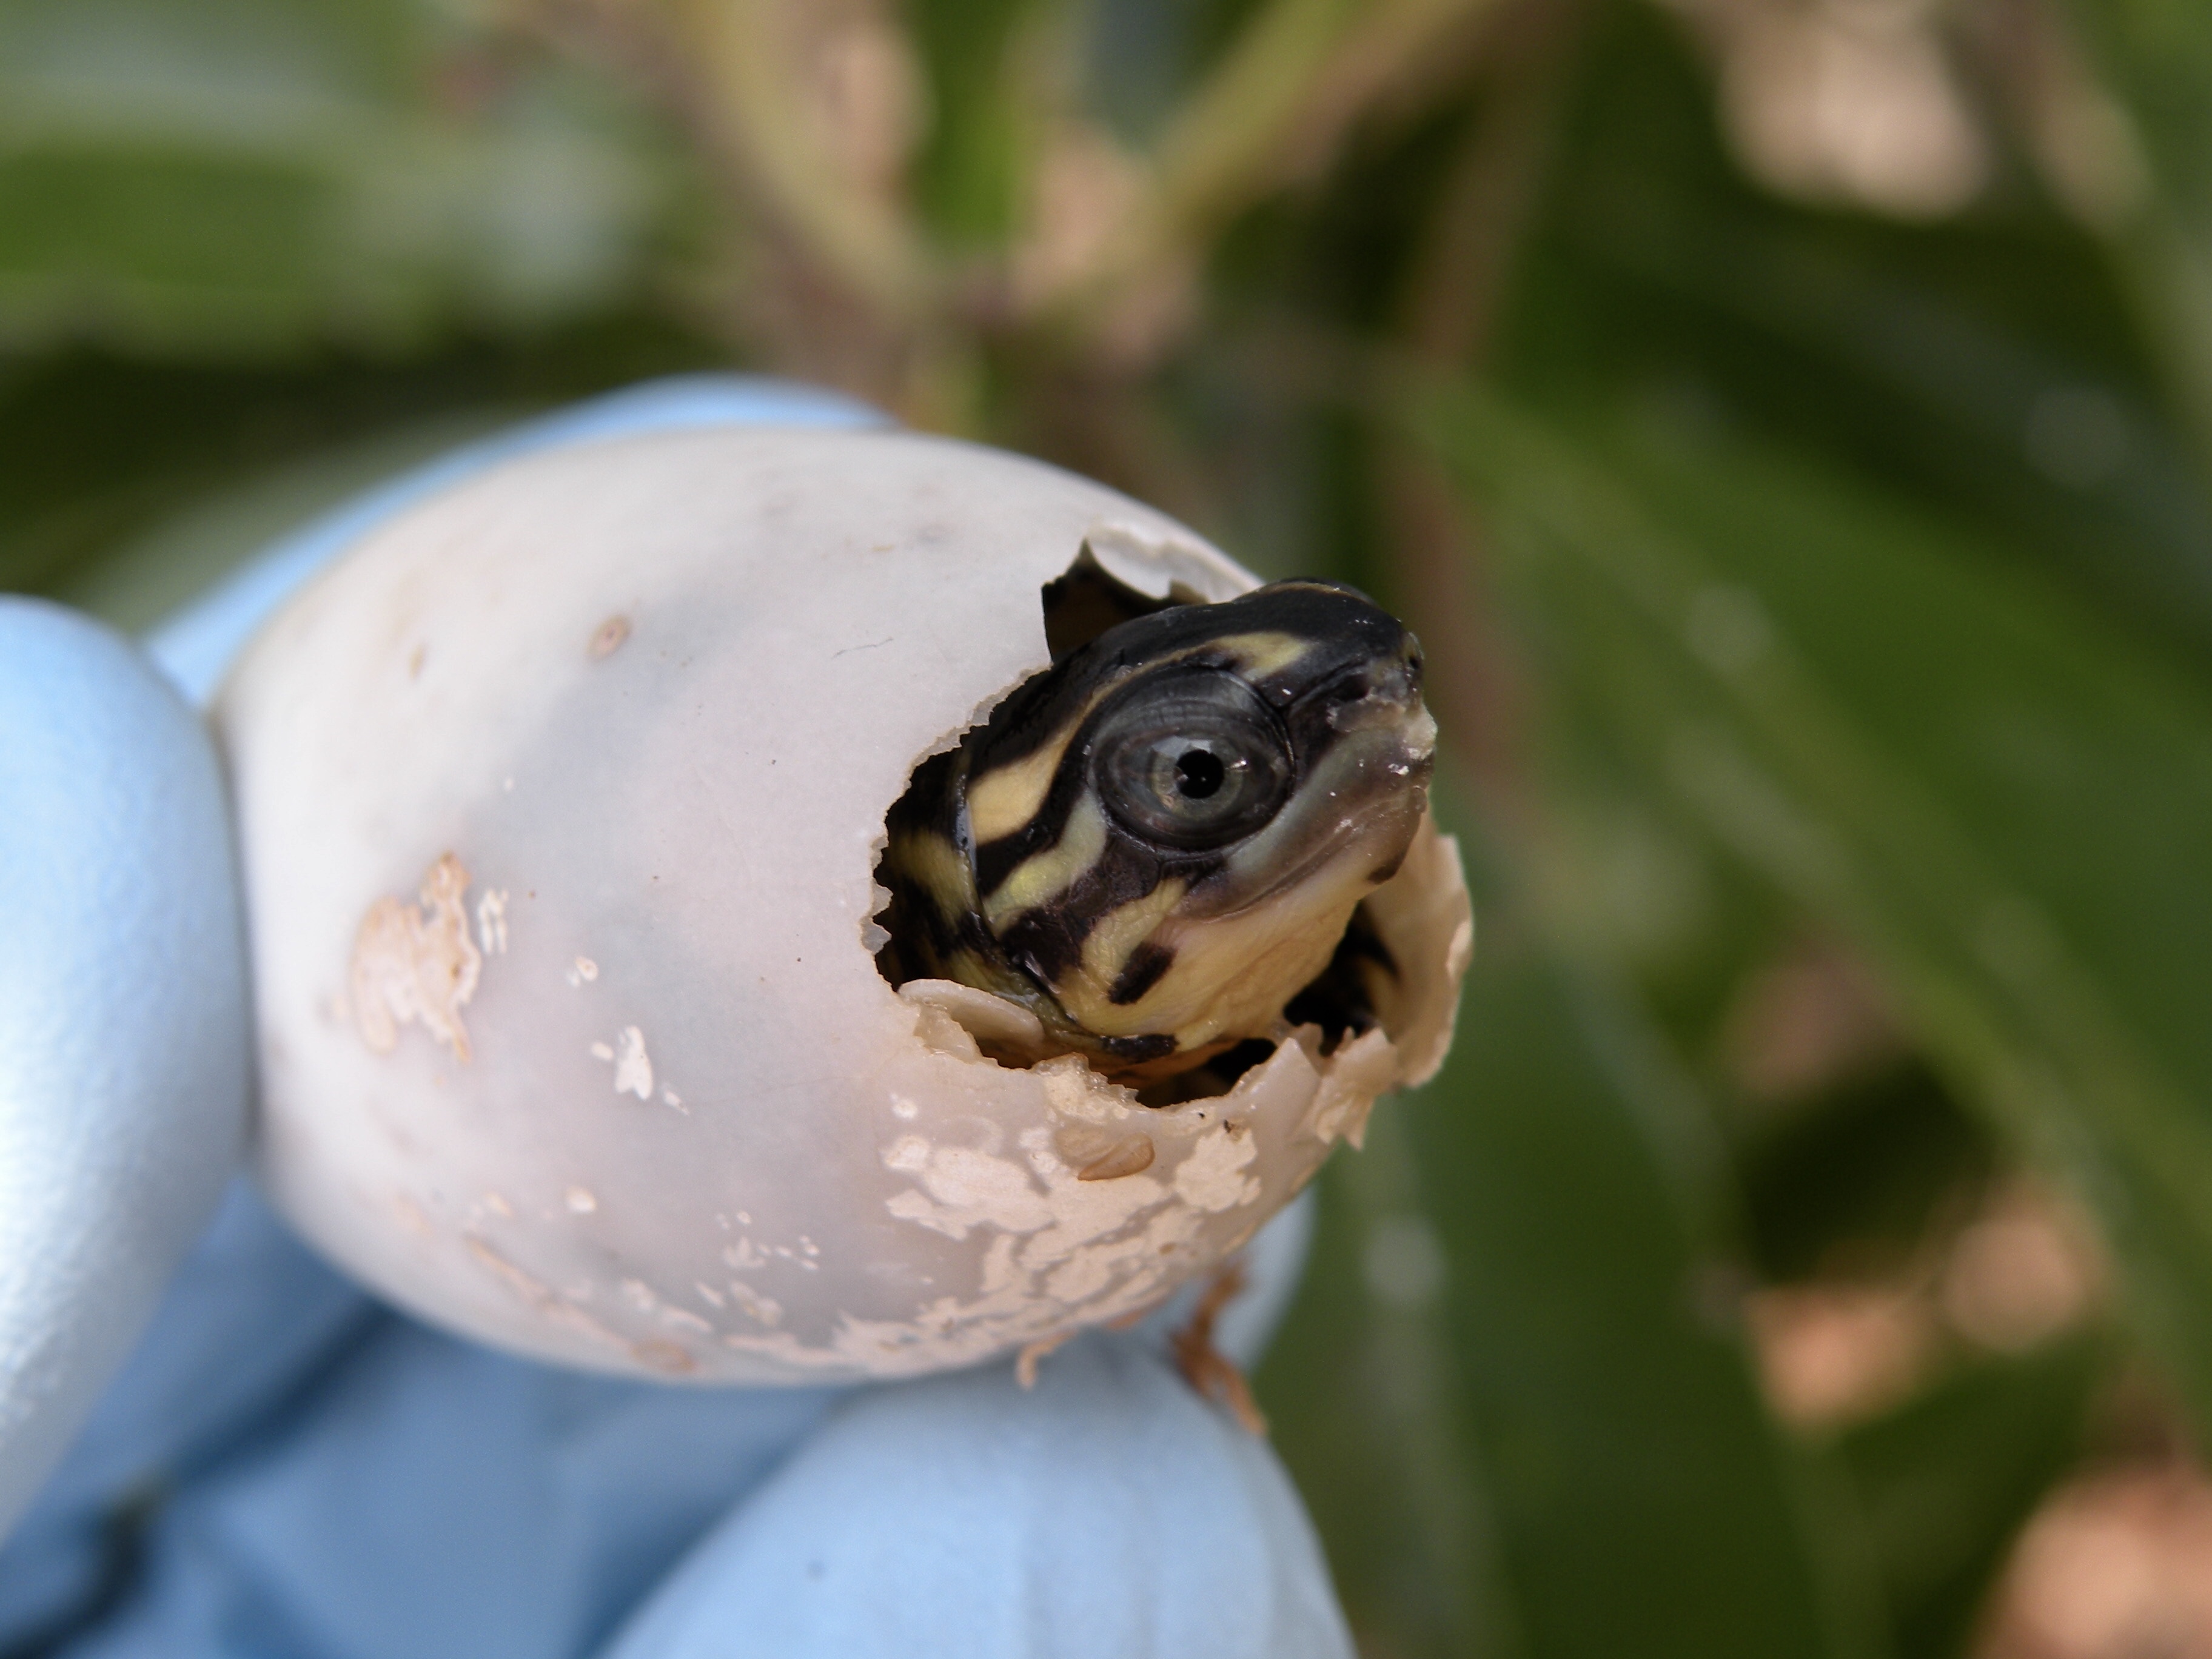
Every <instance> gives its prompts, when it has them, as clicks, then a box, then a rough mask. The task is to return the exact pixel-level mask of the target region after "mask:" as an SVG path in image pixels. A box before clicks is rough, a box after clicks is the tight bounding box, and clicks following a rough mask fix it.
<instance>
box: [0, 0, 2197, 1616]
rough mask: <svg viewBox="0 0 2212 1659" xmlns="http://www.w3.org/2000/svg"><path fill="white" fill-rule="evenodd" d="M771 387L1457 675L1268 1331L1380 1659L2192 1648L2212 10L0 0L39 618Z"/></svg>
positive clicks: (18, 524)
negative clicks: (1420, 1028)
mask: <svg viewBox="0 0 2212 1659" xmlns="http://www.w3.org/2000/svg"><path fill="white" fill-rule="evenodd" d="M730 364H737V365H742V366H748V367H753V368H763V369H769V370H774V371H778V372H782V373H787V374H797V375H802V376H805V377H808V378H811V379H814V380H823V381H827V382H829V383H832V384H835V385H837V386H844V387H847V388H849V389H851V390H854V391H856V392H860V393H862V394H864V395H866V396H867V397H869V398H874V399H876V400H878V402H879V403H881V404H884V406H886V407H888V408H890V409H891V410H895V411H896V412H897V413H898V414H899V415H900V416H902V417H903V418H904V419H906V420H908V421H909V422H913V423H915V424H916V425H918V426H921V427H924V428H931V429H936V430H943V431H949V432H955V433H960V434H964V435H971V436H975V437H978V438H981V439H984V440H987V441H991V442H994V443H999V444H1003V445H1006V446H1010V447H1014V448H1018V449H1022V450H1025V451H1028V452H1030V453H1036V454H1039V455H1042V456H1045V457H1047V458H1048V459H1054V460H1056V461H1060V462H1062V463H1064V464H1066V465H1069V466H1072V467H1073V468H1075V469H1077V470H1079V471H1084V472H1086V473H1090V474H1091V475H1093V476H1096V477H1102V478H1104V479H1106V480H1108V481H1109V482H1111V483H1115V484H1117V485H1119V486H1121V487H1122V488H1124V489H1127V490H1129V491H1130V492H1132V493H1133V494H1135V495H1139V496H1142V497H1145V498H1146V499H1148V500H1150V501H1154V502H1157V503H1158V504H1160V505H1162V506H1164V507H1167V508H1169V509H1170V510H1171V511H1174V512H1176V513H1179V514H1181V515H1182V517H1184V518H1185V519H1187V520H1189V521H1190V522H1192V523H1193V524H1194V525H1196V526H1199V527H1200V528H1201V529H1202V530H1204V531H1206V532H1208V533H1210V534H1211V535H1212V536H1213V537H1214V538H1216V539H1217V540H1218V541H1219V542H1220V543H1221V544H1223V545H1224V546H1225V547H1227V548H1229V549H1230V550H1231V551H1233V552H1235V553H1236V554H1237V555H1238V556H1241V557H1243V558H1244V559H1245V560H1247V561H1248V562H1251V563H1252V564H1254V565H1255V567H1257V568H1261V569H1263V570H1266V571H1269V572H1272V573H1276V574H1288V573H1291V572H1293V571H1297V572H1308V573H1318V574H1334V575H1338V576H1341V577H1344V578H1346V579H1348V580H1353V581H1356V582H1358V583H1359V584H1360V585H1362V586H1364V587H1366V588H1368V589H1370V591H1372V592H1375V593H1376V594H1377V595H1378V597H1380V598H1382V599H1384V600H1385V601H1386V602H1388V603H1389V604H1391V605H1395V607H1397V608H1398V609H1399V610H1401V611H1402V612H1403V613H1404V614H1405V615H1406V616H1407V617H1408V618H1409V619H1410V620H1411V621H1412V622H1413V624H1414V626H1415V627H1416V629H1418V630H1419V633H1420V634H1421V635H1422V636H1423V638H1424V639H1425V641H1427V643H1428V646H1429V648H1430V656H1431V664H1432V681H1433V686H1432V690H1433V697H1434V701H1435V702H1436V704H1437V708H1438V711H1439V714H1440V716H1441V717H1442V719H1443V722H1444V726H1445V730H1446V733H1447V737H1448V739H1449V743H1450V744H1451V745H1452V748H1453V753H1454V762H1455V763H1454V767H1453V769H1452V774H1451V776H1450V777H1449V780H1448V781H1447V782H1446V784H1445V786H1444V787H1443V790H1442V798H1443V801H1444V804H1445V806H1446V810H1447V811H1448V814H1449V816H1450V817H1452V818H1453V819H1454V821H1455V824H1456V826H1457V828H1458V829H1460V831H1461V833H1462V836H1463V837H1464V839H1465V842H1466V844H1467V846H1468V849H1469V853H1470V856H1471V859H1472V861H1473V863H1474V866H1475V873H1476V876H1477V879H1478V884H1479V887H1480V914H1481V919H1482V920H1481V928H1482V931H1481V938H1480V948H1479V951H1478V957H1477V966H1476V969H1475V972H1474V982H1473V984H1472V986H1471V987H1470V991H1469V994H1468V1001H1467V1005H1466V1008H1465V1011H1464V1014H1463V1019H1462V1040H1461V1042H1460V1045H1459V1048H1458V1051H1457V1054H1456V1055H1455V1059H1454V1060H1453V1062H1452V1065H1451V1066H1450V1068H1449V1072H1448V1073H1447V1075H1446V1076H1445V1077H1444V1078H1443V1079H1442V1080H1441V1081H1440V1082H1439V1083H1438V1084H1437V1085H1435V1086H1433V1087H1432V1088H1431V1089H1429V1090H1427V1091H1424V1092H1423V1093H1421V1094H1420V1095H1419V1096H1418V1097H1413V1098H1410V1099H1407V1100H1403V1101H1401V1102H1399V1103H1396V1104H1395V1105H1394V1106H1393V1107H1391V1108H1390V1109H1388V1110H1387V1111H1385V1112H1383V1113H1381V1114H1378V1115H1377V1117H1376V1122H1375V1125H1374V1127H1373V1131H1372V1134H1371V1137H1370V1142H1369V1145H1368V1147H1367V1149H1366V1151H1365V1152H1364V1153H1363V1154H1361V1155H1359V1156H1357V1157H1346V1158H1340V1159H1339V1160H1337V1161H1336V1163H1335V1164H1333V1165H1332V1166H1331V1168H1330V1170H1328V1174H1327V1175H1326V1176H1325V1177H1324V1180H1323V1182H1322V1231H1321V1236H1320V1243H1319V1249H1318V1250H1317V1254H1316V1259H1315V1262H1314V1267H1313V1271H1312V1273H1311V1276H1310V1281H1309V1283H1308V1285H1307V1288H1306V1290H1305V1292H1304V1296H1303V1297H1302V1300H1301V1301H1300V1303H1299V1304H1298V1307H1297V1310H1296V1313H1295V1314H1294V1316H1293V1319H1292V1322H1291V1326H1290V1328H1288V1330H1287V1331H1286V1333H1285V1336H1284V1338H1283V1340H1281V1342H1280V1343H1279V1346H1278V1347H1277V1349H1276V1350H1275V1352H1274V1353H1273V1356H1272V1357H1271V1358H1270V1360H1269V1362H1268V1364H1267V1368H1266V1370H1264V1372H1263V1373H1262V1375H1261V1377H1260V1378H1259V1379H1258V1381H1259V1385H1260V1389H1261V1397H1262V1401H1263V1403H1264V1404H1265V1406H1266V1407H1267V1410H1268V1412H1269V1413H1270V1414H1271V1416H1272V1418H1273V1425H1274V1437H1275V1443H1276V1444H1277V1445H1278V1447H1279V1449H1280V1450H1281V1452H1282V1454H1283V1455H1284V1457H1285V1459H1286V1460H1287V1461H1288V1462H1289V1464H1290V1466H1291V1469H1292V1471H1293V1473H1294V1474H1295V1475H1296V1476H1297V1480H1298V1481H1299V1483H1300V1485H1301V1486H1302V1487H1303V1489H1304V1492H1305V1495H1306V1498H1307V1499H1308V1501H1309V1503H1310V1505H1311V1508H1312V1510H1313V1511H1314V1514H1315V1516H1316V1521H1317V1522H1318V1524H1319V1526H1320V1528H1321V1531H1322V1534H1323V1537H1324V1539H1325V1541H1326V1542H1327V1544H1328V1550H1329V1553H1330V1558H1331V1560H1332V1562H1333V1564H1334V1570H1335V1572H1336V1575H1337V1578H1338V1583H1339V1587H1340V1590H1341V1592H1342V1595H1343V1596H1344V1599H1345V1601H1346V1606H1347V1607H1348V1609H1349V1611H1350V1613H1351V1616H1352V1620H1353V1623H1354V1626H1355V1627H1356V1629H1357V1630H1358V1634H1359V1638H1360V1641H1361V1643H1362V1646H1363V1650H1364V1653H1365V1654H1366V1655H1367V1656H1368V1659H1416V1656H1434V1655H1448V1654H1449V1655H1480V1656H1515V1659H1619V1656H1622V1655H1627V1654H1634V1655H1637V1656H1639V1659H1662V1656H1671V1655H1681V1656H1686V1659H1687V1656H1697V1659H1724V1656H1733V1655H1743V1656H1761V1659H1785V1656H1797V1655H1803V1656H1808V1659H1811V1656H1822V1659H1936V1656H1943V1655H1966V1654H1972V1655H1976V1656H1980V1659H2076V1656H2080V1659H2137V1656H2141V1659H2149V1656H2154V1655H2155V1656H2183V1655H2193V1654H2203V1653H2208V1652H2212V1486H2208V1484H2207V1482H2206V1480H2205V1479H2204V1477H2203V1474H2202V1473H2201V1470H2200V1466H2199V1464H2198V1463H2197V1461H2196V1457H2195V1455H2194V1453H2193V1451H2192V1448H2193V1447H2195V1446H2197V1445H2198V1444H2200V1443H2202V1436H2203V1433H2204V1431H2206V1430H2207V1429H2208V1428H2212V954H2208V948H2207V942H2208V940H2212V10H2208V9H2204V8H2203V7H2200V6H2197V5H2195V4H2192V3H2189V0H2078V3H2075V4H2073V5H2071V6H2070V7H2069V5H2067V4H2065V3H2063V0H906V3H903V4H896V3H890V0H71V3H70V4H68V5H65V6H64V5H54V4H48V3H38V0H0V586H8V587H14V588H18V589H25V590H30V591H34V592H46V593H49V594H52V595H55V596H57V597H59V598H62V599H67V600H70V601H72V602H74V603H77V604H80V605H85V606H87V607H88V608H90V609H92V610H94V611H98V612H100V613H101V614H103V615H105V616H106V617H110V618H111V619H112V620H114V621H116V622H118V623H120V624H122V625H124V626H126V627H139V626H143V625H145V624H147V623H150V622H152V621H153V620H155V618H156V617H159V616H161V614H162V613H163V612H164V611H167V609H168V608H169V607H170V606H172V605H174V604H175V603H177V602H178V601H179V599H182V598H184V597H185V596H187V595H189V594H190V593H191V592H194V591H195V590H196V589H197V587H198V586H201V585H203V584H204V582H205V581H206V580H208V579H209V578H210V576H211V575H212V574H215V573H216V572H217V571H219V570H220V569H222V568H224V567H225V566H226V565H227V564H228V562H232V561H234V560H235V559H237V558H238V557H240V556H241V555H242V554H244V553H245V552H246V551H249V550H251V549H252V547H253V546H254V545H256V544H258V542H259V541H260V540H261V539H262V538H264V537H266V536H267V535H269V534H270V533H272V532H276V531H277V530H281V529H283V528H284V527H285V526H288V525H289V524H292V523H295V522H297V521H299V520H301V519H302V518H303V517H305V516H307V514H309V513H313V512H314V511H315V510H317V509H318V508H319V507H322V506H324V505H326V504H328V503H330V502H331V501H335V500H336V499H337V498H338V497H340V496H342V495H345V494H347V493H349V492H350V491H351V490H353V489H356V488H358V487H360V486H361V485H362V484H363V483H367V482H369V481H371V480H373V479H374V478H375V477H380V476H381V475H383V474H385V473H387V472H390V471H393V470H395V469H397V468H398V467H400V466H403V465H406V464H408V463H409V462H410V461H412V460H414V459H419V458H420V457H422V456H423V455H425V454H428V453H432V452H434V451H435V450H436V449H438V448H439V447H442V446H444V445H447V444H449V443H451V442H453V441H454V440H455V439H457V438H459V437H460V436H463V435H467V434H470V433H472V432H475V431H478V430H481V429H483V428H486V427H488V426H490V425H493V424H496V423H498V422H502V421H505V420H507V419H510V418H512V417H513V416H515V415H516V414H518V413H520V412H523V411H525V410H529V409H532V408H534V407H538V406H543V405H544V404H549V403H552V402H556V401H559V400H562V399H565V398H570V397H573V396H575V395H578V394H581V393H585V392H591V391H593V390H596V389H599V388H602V387H606V386H615V385H618V384H621V383H623V382H626V381H629V380H635V379H637V378H640V377H643V376H646V375H649V374H658V373H664V372H669V371H676V370H682V369H686V368H700V367H713V366H726V365H730ZM1193 1547H1202V1541H1196V1540H1194V1541H1193Z"/></svg>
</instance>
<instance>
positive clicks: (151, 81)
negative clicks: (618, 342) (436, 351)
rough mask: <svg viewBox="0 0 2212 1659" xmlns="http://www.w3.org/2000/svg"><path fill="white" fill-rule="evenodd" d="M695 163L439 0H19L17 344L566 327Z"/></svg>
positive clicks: (291, 344) (13, 198) (272, 347)
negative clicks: (677, 171)
mask: <svg viewBox="0 0 2212 1659" xmlns="http://www.w3.org/2000/svg"><path fill="white" fill-rule="evenodd" d="M673 171H674V168H673V163H672V161H671V159H670V158H669V157H667V156H666V155H663V154H661V153H660V152H659V150H658V149H656V148H655V145H654V143H653V139H652V137H651V136H650V134H649V132H648V131H647V129H646V128H645V127H644V126H643V125H642V124H641V122H640V121H639V120H638V119H637V118H635V117H634V116H632V115H630V114H629V113H628V112H625V110H624V108H623V106H621V105H620V103H619V102H618V101H617V100H615V99H614V98H613V97H612V96H611V94H610V93H609V91H608V90H607V89H606V88H604V87H601V86H599V85H597V84H595V83H592V82H586V81H585V80H583V79H582V78H580V77H578V76H572V75H568V74H566V73H562V72H556V71H555V70H552V69H550V67H548V66H546V65H544V64H539V63H538V62H536V61H535V60H533V59H531V58H526V57H524V56H521V55H519V54H518V53H517V52H515V51H514V50H513V49H512V48H511V47H502V46H501V45H500V43H498V42H497V41H495V40H492V39H490V38H488V37H486V36H484V35H483V34H481V33H471V32H470V31H467V30H465V29H464V28H462V27H459V24H458V22H457V21H456V15H455V14H453V13H451V12H448V11H447V10H446V9H443V8H441V7H438V6H435V5H434V4H432V3H430V0H199V3H195V4H192V5H190V6H179V5H173V4H163V3H159V0H83V3H79V4H71V5H68V6H52V5H44V4H40V3H37V0H0V345H12V346H14V347H15V348H17V349H21V348H24V347H28V346H36V345H42V344H45V343H49V342H52V341H55V340H58V339H75V340H90V341H98V342H100V343H106V344H109V345H112V346H116V347H120V348H125V349H129V350H131V351H135V352H152V353H159V354H166V355H177V354H184V355H190V356H198V357H205V356H210V355H216V356H235V355H238V354H240V353H245V354H259V355H266V354H269V353H271V352H279V351H285V350H292V349H297V348H298V347H299V346H301V344H303V343H308V342H313V341H318V340H325V341H327V340H333V339H335V340H342V341H348V342H352V343H366V344H373V345H375V346H377V347H380V348H385V349H388V348H391V347H393V346H398V345H406V344H410V343H417V342H419V341H421V340H422V338H424V337H426V336H428V335H430V334H433V333H435V332H439V331H450V330H451V329H452V328H453V327H454V326H455V325H457V324H462V323H477V324H486V323H488V324H495V325H501V326H511V325H515V324H519V323H531V324H543V323H544V322H546V321H548V320H550V319H558V318H562V317H566V316H570V315H574V314H575V313H580V312H581V311H584V310H586V309H591V308H596V307H605V306H606V305H608V304H609V303H611V301H615V300H617V298H619V297H620V296H621V295H623V294H624V293H625V292H626V291H627V290H628V289H630V288H631V287H633V286H634V285H635V283H637V282H638V280H639V279H640V276H641V274H642V271H643V269H644V259H645V254H646V252H647V243H648V241H649V240H650V238H651V237H652V236H653V235H654V234H657V222H658V218H659V216H660V215H661V214H662V212H663V211H664V209H665V204H666V202H667V201H668V199H669V197H670V194H671V188H672V186H671V177H672V175H673Z"/></svg>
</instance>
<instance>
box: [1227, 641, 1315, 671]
mask: <svg viewBox="0 0 2212 1659" xmlns="http://www.w3.org/2000/svg"><path fill="white" fill-rule="evenodd" d="M1313 647H1314V642H1313V641H1311V640H1310V639H1305V638H1303V637H1302V636H1300V635H1297V634H1278V633H1266V634H1231V635H1226V636H1225V637H1224V638H1221V639H1218V640H1215V641H1212V649H1213V650H1216V651H1221V652H1225V653H1227V654H1228V655H1229V656H1231V657H1232V658H1234V659H1236V662H1237V666H1238V667H1239V668H1241V669H1243V671H1244V678H1247V679H1251V680H1264V679H1266V678H1267V677H1268V676H1269V675H1271V674H1279V673H1280V672H1281V671H1283V670H1284V669H1285V668H1288V667H1289V666H1290V665H1291V664H1292V663H1294V662H1296V661H1297V659H1299V658H1300V657H1303V656H1304V655H1305V654H1306V653H1307V652H1309V651H1310V650H1312V649H1313Z"/></svg>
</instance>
